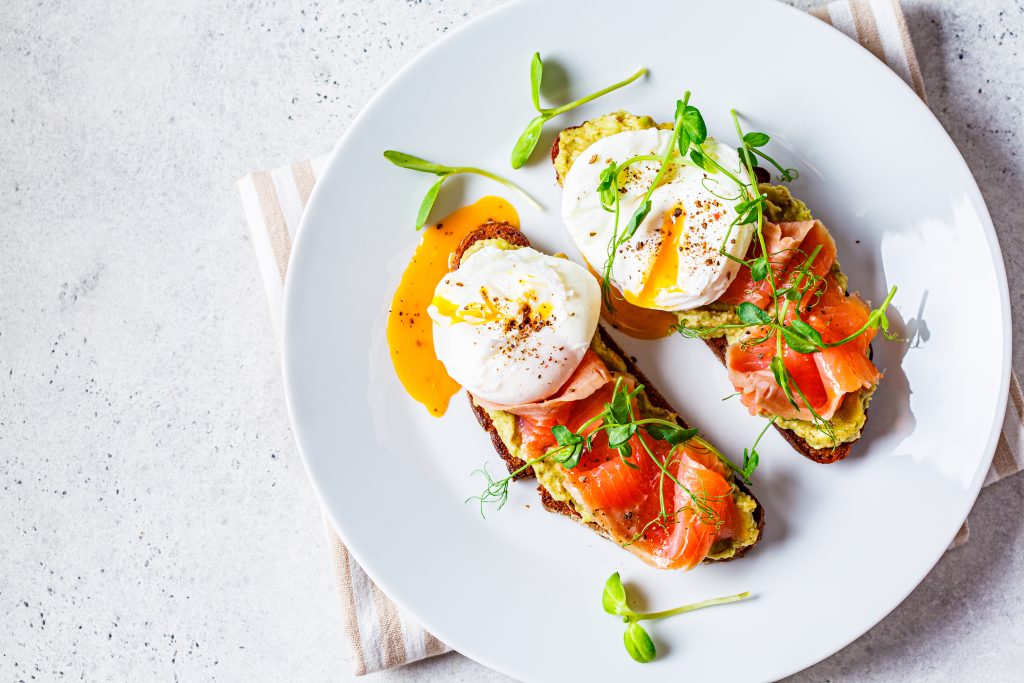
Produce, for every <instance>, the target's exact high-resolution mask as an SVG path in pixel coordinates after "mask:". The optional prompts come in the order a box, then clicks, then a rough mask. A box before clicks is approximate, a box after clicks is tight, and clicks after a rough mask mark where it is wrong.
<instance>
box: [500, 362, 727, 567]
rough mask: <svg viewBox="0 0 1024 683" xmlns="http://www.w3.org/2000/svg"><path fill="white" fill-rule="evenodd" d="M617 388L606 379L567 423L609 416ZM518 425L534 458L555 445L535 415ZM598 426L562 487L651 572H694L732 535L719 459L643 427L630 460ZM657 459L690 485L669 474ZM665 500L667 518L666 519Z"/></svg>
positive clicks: (576, 427)
mask: <svg viewBox="0 0 1024 683" xmlns="http://www.w3.org/2000/svg"><path fill="white" fill-rule="evenodd" d="M614 388H615V383H614V382H607V383H606V384H605V385H604V386H602V387H601V388H599V389H598V390H597V391H595V392H593V393H592V394H590V395H589V396H588V397H586V398H584V399H581V400H578V401H576V402H574V403H573V404H572V405H571V408H570V410H569V413H568V415H566V416H565V419H564V422H563V423H562V424H564V425H565V426H566V427H568V428H569V429H570V430H572V431H573V432H580V430H581V429H582V428H583V427H584V425H585V423H587V422H588V421H589V420H590V419H591V418H593V417H594V416H595V415H598V414H600V413H602V412H603V411H604V408H605V404H607V403H609V402H610V401H611V400H612V395H613V392H614ZM634 408H635V407H634ZM519 423H520V429H521V434H522V438H523V444H524V445H527V447H528V449H529V451H530V452H531V453H543V452H545V451H546V450H547V449H548V448H550V447H552V446H553V445H554V439H553V437H550V427H547V429H546V431H547V433H548V435H549V436H547V437H545V436H543V432H544V431H545V428H544V427H542V426H541V425H540V424H539V423H536V422H535V421H534V416H532V415H520V416H519ZM600 426H601V423H600V422H599V421H596V422H593V423H591V424H590V425H589V427H587V433H591V434H594V436H593V439H592V441H591V447H590V449H589V450H585V451H584V453H583V455H582V457H581V458H580V461H579V464H577V465H576V467H574V468H571V469H569V468H564V467H563V468H562V474H563V485H564V486H565V488H566V490H567V491H568V492H569V493H570V495H571V496H572V499H573V502H574V503H576V505H577V506H578V507H579V508H581V510H580V511H581V512H583V513H585V515H586V516H587V517H590V518H592V519H593V520H594V521H595V522H596V523H597V524H598V526H600V527H601V529H602V530H603V531H604V532H605V534H606V535H608V536H609V537H610V538H611V539H612V540H614V541H615V542H617V543H619V544H620V545H623V546H624V547H626V548H627V549H628V550H630V551H631V552H633V553H634V554H635V555H637V556H638V557H639V558H640V559H642V560H643V561H644V562H646V563H648V564H650V565H651V566H653V567H657V568H659V569H690V568H692V567H694V566H696V565H697V564H699V563H700V562H701V561H703V560H704V559H705V558H706V557H707V555H708V552H709V551H710V549H711V547H712V545H714V543H715V542H717V541H719V540H722V539H727V538H731V537H732V536H733V534H734V528H733V527H734V524H735V519H736V517H737V516H736V513H735V502H734V499H733V491H734V489H733V485H732V483H731V482H730V480H729V475H728V473H727V471H726V469H725V467H724V466H723V464H722V463H721V461H720V460H719V459H718V456H717V455H716V454H715V453H714V452H712V451H711V450H710V449H709V448H708V447H706V446H705V445H704V444H703V442H702V441H700V440H699V439H697V438H692V439H690V440H689V441H687V442H685V443H683V444H681V445H678V446H674V447H673V446H672V445H670V444H668V443H667V442H665V441H660V440H656V439H653V438H651V437H650V436H649V435H647V434H646V433H644V432H643V431H642V430H641V431H638V432H637V434H636V435H634V436H633V437H632V438H631V439H630V446H631V447H632V456H631V457H630V462H629V463H626V462H624V461H623V459H622V457H621V456H620V453H619V451H618V450H616V449H614V448H612V447H610V446H609V445H608V438H607V434H606V432H604V431H599V430H598V428H599V427H600ZM595 432H596V433H595ZM648 450H649V451H650V453H648ZM651 454H653V456H654V458H657V460H658V462H656V461H655V459H654V458H652V457H651ZM659 462H660V463H663V464H664V467H665V468H666V470H667V471H668V472H669V473H671V474H672V475H673V476H674V477H675V478H676V480H677V481H678V482H679V483H680V484H682V485H683V486H685V487H686V488H685V489H684V488H682V487H680V486H679V485H677V484H676V483H675V482H673V481H672V479H671V478H670V477H668V476H667V475H666V476H663V475H662V467H661V466H660V465H659ZM560 467H561V466H560ZM691 494H693V495H692V496H691ZM694 497H696V498H697V502H695V501H694ZM662 500H664V501H665V507H664V511H665V512H667V513H668V514H667V516H666V515H663V514H662V513H663V508H662Z"/></svg>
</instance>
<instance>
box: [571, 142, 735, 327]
mask: <svg viewBox="0 0 1024 683" xmlns="http://www.w3.org/2000/svg"><path fill="white" fill-rule="evenodd" d="M671 144H672V132H671V131H667V130H660V129H656V128H649V129H645V130H631V131H624V132H621V133H617V134H615V135H610V136H608V137H605V138H601V139H600V140H598V141H596V142H595V143H594V144H592V145H591V146H590V147H588V148H587V149H586V150H584V151H583V152H582V153H581V154H580V155H579V157H578V158H577V159H576V161H575V162H574V163H573V165H572V167H571V168H570V169H569V171H568V173H566V176H565V180H564V183H563V194H562V220H563V221H564V222H565V225H566V227H567V228H568V230H569V234H570V235H571V237H572V239H573V241H574V242H575V243H576V245H577V247H579V249H580V252H581V253H582V254H583V258H584V259H586V261H587V262H588V263H589V264H590V266H591V267H592V268H593V269H595V270H597V271H598V272H602V273H603V271H604V264H605V263H606V261H607V259H608V256H609V245H610V243H612V241H613V240H614V238H615V235H616V217H615V214H614V213H613V212H609V211H607V210H606V209H605V208H604V207H602V206H601V198H600V195H599V194H598V191H597V188H598V185H599V184H600V175H601V171H602V170H604V168H605V167H607V166H608V164H609V162H612V161H614V162H615V163H617V164H621V163H622V162H624V161H626V160H627V159H631V158H633V157H637V156H644V155H655V156H660V155H661V154H663V153H664V151H665V150H666V149H667V147H668V146H669V145H671ZM703 147H704V149H705V151H706V152H707V153H708V154H709V155H710V156H711V157H712V159H714V160H715V161H717V162H718V163H719V164H721V165H722V166H723V167H724V168H726V169H727V170H729V172H731V173H732V174H733V175H735V176H736V177H737V178H739V179H741V180H743V181H746V177H747V175H746V172H745V171H744V170H741V168H740V162H739V156H738V155H737V153H736V151H735V150H733V149H732V148H730V147H727V146H726V145H723V144H720V143H718V142H716V141H715V140H713V139H708V140H707V141H706V142H705V143H704V145H703ZM658 167H659V163H658V162H657V161H641V162H637V163H635V164H633V165H630V166H629V167H627V169H626V170H624V171H623V172H622V174H621V175H620V177H619V183H620V193H619V207H620V208H619V218H618V231H619V234H621V231H623V230H624V229H625V226H626V223H627V222H628V221H629V218H630V217H631V216H632V215H633V213H634V212H635V211H636V209H637V207H638V206H639V205H640V203H641V201H642V199H643V195H644V193H645V192H646V191H647V188H648V187H650V185H651V183H653V182H654V178H655V176H656V174H657V172H658ZM740 201H742V197H741V196H740V190H739V187H738V186H737V184H736V183H735V181H733V180H732V179H730V178H729V177H728V176H727V175H726V174H724V173H722V172H719V171H705V170H703V169H701V168H699V167H697V166H696V165H693V164H692V163H691V162H688V161H687V162H683V163H679V162H677V163H673V164H672V165H671V166H670V167H669V168H668V169H666V172H665V174H664V175H663V176H662V180H661V184H660V185H659V187H658V188H657V189H655V190H654V192H653V193H652V195H651V211H650V213H649V214H648V215H647V217H646V218H645V219H644V221H643V222H642V223H641V224H640V226H639V228H638V229H637V231H636V233H635V234H634V235H633V236H632V238H631V239H630V240H629V241H628V242H626V243H624V244H623V245H621V246H620V247H619V248H618V250H617V251H616V253H615V259H614V262H613V265H612V271H611V282H612V284H613V285H614V286H615V287H616V288H617V289H619V291H621V292H622V293H623V294H624V295H625V297H626V299H627V300H629V301H630V302H631V303H635V304H637V305H639V306H642V307H645V308H654V309H660V310H666V311H681V310H689V309H692V308H696V307H698V306H703V305H705V304H709V303H711V302H713V301H715V300H716V299H718V298H719V297H720V296H721V295H722V293H724V292H725V290H726V289H727V288H728V286H729V284H730V283H731V282H732V280H733V278H735V276H736V273H737V272H738V268H739V264H737V263H736V262H734V261H733V260H731V259H729V258H727V257H726V256H724V255H722V254H721V253H719V249H720V248H723V247H724V250H725V251H726V252H727V253H728V254H730V255H732V256H735V257H737V258H743V257H744V256H745V255H746V252H747V248H748V247H749V246H750V240H751V237H752V235H753V229H752V227H751V226H749V225H747V226H732V227H731V228H730V223H732V221H733V219H734V218H735V217H736V215H737V212H736V205H737V204H739V202H740ZM727 236H728V239H726V237H727ZM664 249H674V250H676V252H677V254H678V257H675V255H670V254H668V253H663V250H664Z"/></svg>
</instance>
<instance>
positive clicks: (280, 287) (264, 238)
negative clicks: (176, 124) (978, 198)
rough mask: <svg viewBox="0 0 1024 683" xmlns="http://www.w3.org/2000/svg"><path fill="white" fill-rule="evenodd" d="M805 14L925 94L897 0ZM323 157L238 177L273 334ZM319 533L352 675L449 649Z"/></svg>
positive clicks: (1003, 466) (1016, 408) (993, 475)
mask: <svg viewBox="0 0 1024 683" xmlns="http://www.w3.org/2000/svg"><path fill="white" fill-rule="evenodd" d="M811 14H813V15H814V16H815V17H817V18H819V19H821V20H822V21H825V22H827V23H828V24H830V25H832V26H833V27H835V28H836V29H838V30H840V31H842V32H843V33H845V34H846V35H848V36H850V37H851V38H853V39H855V40H857V41H858V42H860V44H861V45H863V46H864V47H865V48H867V49H868V50H870V51H871V53H872V54H874V55H875V56H876V57H878V58H879V59H881V60H882V61H884V62H885V63H886V64H887V65H888V66H889V67H890V68H891V69H892V70H893V71H895V72H896V73H897V74H899V76H900V77H901V78H903V80H904V81H906V82H907V83H908V84H909V85H910V86H911V87H912V88H913V89H914V91H915V92H917V94H918V95H920V96H921V98H922V99H926V98H925V92H924V83H923V81H922V79H921V70H920V69H919V68H918V64H917V57H916V55H915V54H914V46H913V45H912V44H911V42H910V34H909V32H908V31H907V24H906V21H905V20H904V17H903V11H902V9H901V8H900V5H899V1H898V0H840V1H839V2H833V3H830V4H828V5H825V6H823V7H819V8H817V9H815V10H812V11H811ZM325 161H326V157H318V158H315V159H312V160H307V161H299V162H296V163H294V164H292V165H290V166H282V167H280V168H276V169H274V170H272V171H259V172H256V173H250V174H249V175H247V176H246V177H244V178H242V179H241V180H239V181H238V187H239V190H240V191H241V195H242V205H243V207H244V209H245V217H246V220H247V222H248V223H249V228H250V229H251V230H252V238H253V239H252V241H253V245H254V247H255V250H256V257H257V259H258V261H259V265H260V270H261V271H262V274H263V281H264V285H265V287H266V291H267V298H268V299H269V302H270V310H271V317H272V320H273V323H274V331H275V334H276V335H277V336H278V338H279V336H280V331H281V303H282V295H283V293H284V278H285V273H286V271H287V268H288V257H289V255H290V252H291V245H292V240H293V239H294V237H295V233H296V230H297V229H298V226H299V219H300V218H301V217H302V211H303V208H304V207H305V205H306V202H307V201H308V200H309V194H310V192H311V191H312V189H313V184H314V183H315V182H316V179H317V177H319V175H320V172H321V170H322V168H323V164H324V163H325ZM1022 469H1024V397H1022V395H1021V388H1020V384H1019V383H1018V381H1017V377H1016V375H1015V374H1013V372H1012V371H1011V377H1010V401H1009V405H1008V407H1007V411H1006V420H1005V422H1004V424H1003V432H1002V434H1001V435H1000V438H999V445H998V447H997V449H996V454H995V459H994V461H993V463H992V469H991V470H990V471H989V473H988V476H987V477H986V479H985V485H986V486H988V485H989V484H991V483H993V482H996V481H999V480H1000V479H1002V478H1004V477H1007V476H1009V475H1011V474H1015V473H1017V472H1019V471H1021V470H1022ZM327 535H328V539H329V543H330V547H331V552H332V560H333V566H334V573H335V578H336V580H337V583H338V591H339V593H340V595H341V608H342V616H343V620H344V629H345V635H346V637H347V638H348V641H349V644H350V646H351V660H352V667H353V669H354V672H355V673H356V674H357V675H361V674H365V673H371V672H374V671H381V670H383V669H389V668H392V667H396V666H401V665H402V664H406V663H408V662H413V661H416V660H418V659H423V658H425V657H432V656H434V655H438V654H441V653H444V652H448V651H450V649H451V648H449V647H448V646H447V645H445V644H444V643H442V642H441V641H440V640H438V639H437V638H435V637H434V636H433V635H431V634H430V633H428V632H427V631H426V630H424V629H423V628H422V627H421V626H420V625H419V624H418V623H417V622H416V621H415V620H414V619H413V618H412V617H411V616H410V615H409V614H408V613H407V612H405V610H403V609H402V608H401V607H399V606H398V605H396V604H395V603H394V602H392V601H391V600H390V599H389V598H388V597H387V596H386V595H385V594H384V593H383V592H382V591H381V590H380V588H378V587H377V585H376V584H374V583H373V581H371V580H370V578H369V577H368V576H367V575H366V573H365V572H364V571H363V570H362V568H361V567H360V566H359V565H358V564H357V563H356V562H355V560H353V559H352V556H351V555H350V554H349V552H348V550H347V549H346V548H345V546H344V544H343V543H342V542H341V540H340V539H339V538H338V534H337V532H336V531H335V530H334V529H333V528H332V526H331V524H330V522H329V521H328V522H327ZM967 537H968V528H967V523H966V522H965V523H964V526H963V527H962V528H961V530H960V532H959V533H958V534H957V537H956V539H955V540H954V542H953V546H952V547H955V546H958V545H960V544H962V543H964V542H965V541H966V540H967Z"/></svg>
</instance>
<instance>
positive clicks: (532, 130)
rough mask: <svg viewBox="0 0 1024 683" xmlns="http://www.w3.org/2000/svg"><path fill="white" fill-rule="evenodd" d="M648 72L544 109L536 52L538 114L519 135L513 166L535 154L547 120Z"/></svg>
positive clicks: (533, 86) (533, 76)
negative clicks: (541, 104) (566, 102)
mask: <svg viewBox="0 0 1024 683" xmlns="http://www.w3.org/2000/svg"><path fill="white" fill-rule="evenodd" d="M646 73H647V69H640V70H639V71H637V72H636V73H635V74H633V75H632V76H630V77H629V78H626V79H623V80H621V81H619V82H618V83H613V84H612V85H610V86H608V87H607V88H601V89H600V90H598V91H597V92H594V93H591V94H589V95H587V96H586V97H581V98H580V99H578V100H575V101H573V102H569V103H568V104H563V105H562V106H560V107H554V108H552V109H543V108H541V106H540V86H541V82H542V81H543V78H544V62H543V61H541V58H540V53H539V52H535V53H534V54H533V58H532V59H531V60H530V99H531V101H532V103H533V108H534V109H536V110H537V112H538V116H536V117H535V118H534V119H533V120H532V121H530V123H529V124H528V125H527V126H526V130H524V131H523V133H522V134H521V135H520V136H519V139H518V140H517V141H516V144H515V146H514V147H513V148H512V157H511V161H512V168H522V166H523V165H524V164H525V163H526V162H527V161H529V159H530V155H531V154H533V150H534V149H536V147H537V141H538V140H539V139H540V133H541V129H542V128H543V127H544V124H545V123H546V122H547V121H550V120H551V119H553V118H554V117H556V116H558V115H559V114H564V113H565V112H567V111H570V110H572V109H575V108H576V107H579V106H581V105H584V104H586V103H587V102H591V101H593V100H596V99H597V98H598V97H601V96H603V95H607V94H608V93H610V92H612V91H613V90H618V89H619V88H621V87H623V86H626V85H629V84H630V83H632V82H633V81H635V80H636V79H638V78H640V77H641V76H643V75H644V74H646Z"/></svg>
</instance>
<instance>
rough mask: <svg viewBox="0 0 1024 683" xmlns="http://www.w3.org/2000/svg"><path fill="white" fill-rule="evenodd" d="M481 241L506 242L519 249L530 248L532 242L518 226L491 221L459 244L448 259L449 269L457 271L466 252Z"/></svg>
mask: <svg viewBox="0 0 1024 683" xmlns="http://www.w3.org/2000/svg"><path fill="white" fill-rule="evenodd" d="M480 240H505V241H506V242H508V243H509V244H514V245H515V246H517V247H528V246H530V240H528V239H527V238H526V235H524V234H523V233H521V232H520V231H519V228H517V227H516V226H514V225H512V224H511V223H505V222H501V223H499V222H498V221H490V222H489V223H484V224H483V225H481V226H480V227H479V228H477V229H476V230H474V231H473V232H471V233H469V234H468V235H466V236H465V237H464V238H463V239H462V242H460V243H459V246H458V247H456V248H455V251H453V252H452V255H451V256H450V257H449V259H448V269H449V270H455V269H456V268H458V267H459V265H460V264H461V263H462V256H463V254H465V253H466V250H467V249H469V248H470V247H471V246H473V245H474V244H476V243H477V242H479V241H480Z"/></svg>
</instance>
